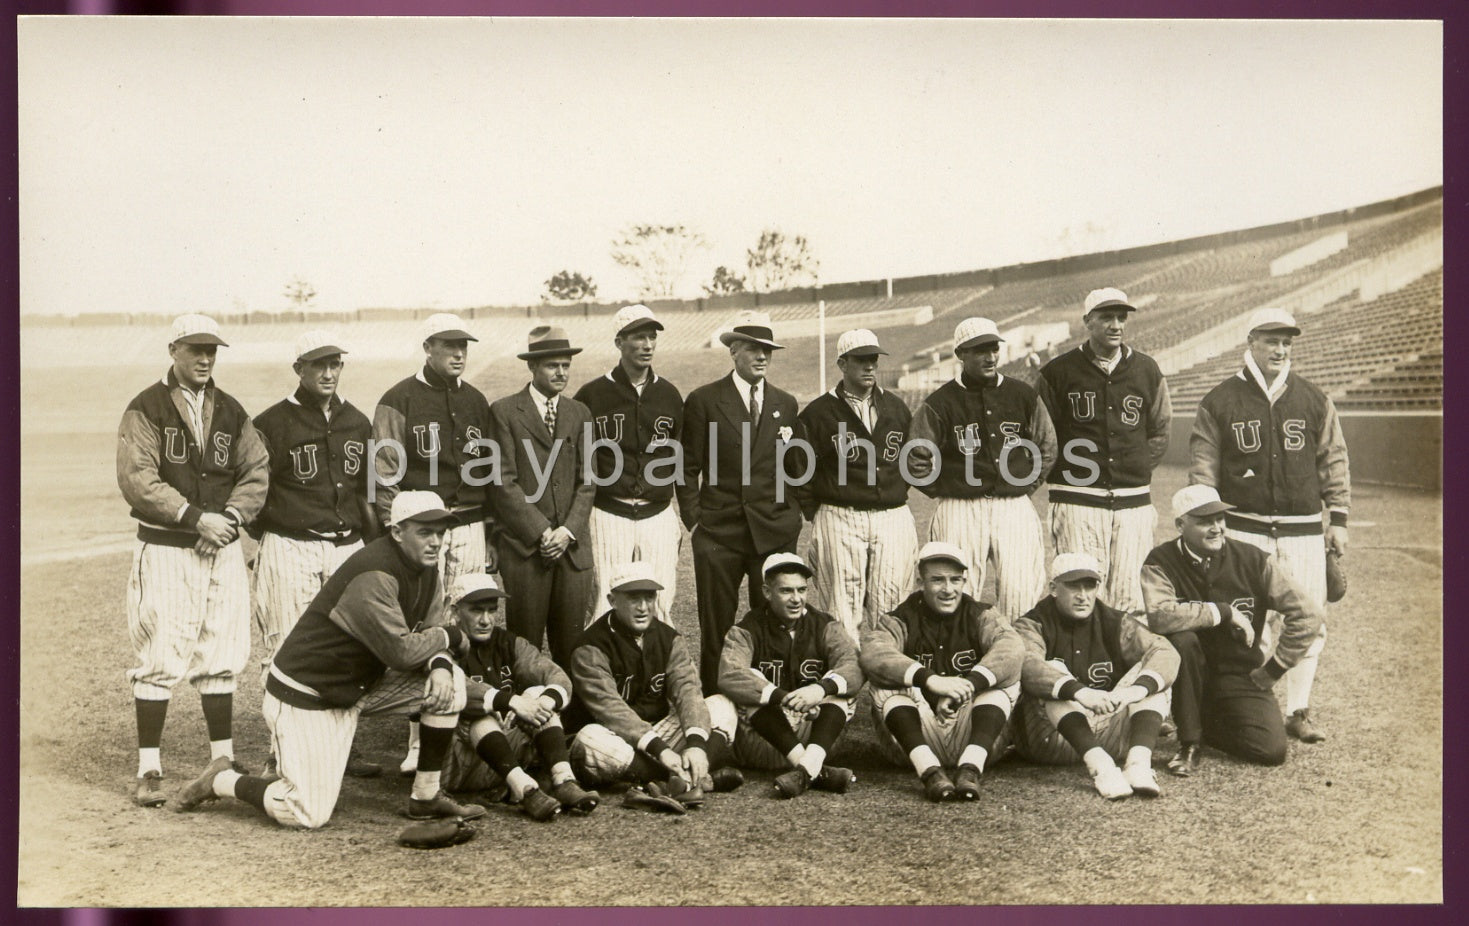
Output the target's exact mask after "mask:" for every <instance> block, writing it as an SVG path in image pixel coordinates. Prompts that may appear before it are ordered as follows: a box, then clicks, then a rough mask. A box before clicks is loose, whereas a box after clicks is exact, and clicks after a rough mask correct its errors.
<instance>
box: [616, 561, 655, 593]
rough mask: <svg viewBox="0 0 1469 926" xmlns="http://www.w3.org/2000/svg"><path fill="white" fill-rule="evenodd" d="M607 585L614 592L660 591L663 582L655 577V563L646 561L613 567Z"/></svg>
mask: <svg viewBox="0 0 1469 926" xmlns="http://www.w3.org/2000/svg"><path fill="white" fill-rule="evenodd" d="M607 587H608V588H609V589H611V590H612V591H614V592H660V591H662V590H663V584H662V583H661V582H659V581H658V580H657V579H655V578H653V564H652V563H649V562H646V561H639V562H635V563H623V564H622V565H620V566H614V567H613V568H612V578H611V579H610V580H608V582H607Z"/></svg>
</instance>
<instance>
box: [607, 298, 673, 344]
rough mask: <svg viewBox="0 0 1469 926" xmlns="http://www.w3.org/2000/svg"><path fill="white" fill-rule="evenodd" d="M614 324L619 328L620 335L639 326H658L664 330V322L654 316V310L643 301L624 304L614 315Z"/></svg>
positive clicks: (660, 329)
mask: <svg viewBox="0 0 1469 926" xmlns="http://www.w3.org/2000/svg"><path fill="white" fill-rule="evenodd" d="M612 324H613V326H614V327H616V328H617V333H618V335H619V336H621V335H624V334H627V333H628V332H629V331H635V330H637V329H638V328H657V329H658V330H659V331H662V330H663V323H662V322H660V321H659V320H658V319H657V318H655V317H654V316H653V310H652V309H650V308H648V307H647V306H645V305H643V304H642V303H641V302H639V303H637V304H636V305H629V306H623V307H622V308H620V309H618V310H617V314H616V315H614V316H612Z"/></svg>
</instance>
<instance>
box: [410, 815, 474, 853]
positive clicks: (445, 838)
mask: <svg viewBox="0 0 1469 926" xmlns="http://www.w3.org/2000/svg"><path fill="white" fill-rule="evenodd" d="M476 832H477V831H476V830H475V828H474V827H472V826H470V825H469V824H468V823H465V822H464V821H463V820H455V819H451V820H425V821H423V822H421V823H410V824H408V825H407V826H405V827H403V831H402V832H401V833H399V834H398V845H400V846H406V847H408V848H409V849H447V848H448V847H449V846H457V845H459V844H460V843H463V842H469V841H470V840H471V839H473V838H474V837H475V833H476Z"/></svg>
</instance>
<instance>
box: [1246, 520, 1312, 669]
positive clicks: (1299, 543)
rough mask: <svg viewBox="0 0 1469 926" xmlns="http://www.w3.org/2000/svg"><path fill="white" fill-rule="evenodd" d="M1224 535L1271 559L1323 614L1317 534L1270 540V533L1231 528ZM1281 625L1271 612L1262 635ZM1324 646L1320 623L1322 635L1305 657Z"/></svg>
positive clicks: (1265, 649) (1271, 642)
mask: <svg viewBox="0 0 1469 926" xmlns="http://www.w3.org/2000/svg"><path fill="white" fill-rule="evenodd" d="M1224 534H1225V536H1227V537H1229V538H1231V539H1233V540H1238V541H1241V542H1243V543H1247V544H1249V545H1250V546H1252V547H1256V548H1258V549H1261V550H1264V551H1265V552H1266V553H1269V554H1271V555H1272V556H1274V557H1275V562H1276V563H1277V564H1278V565H1279V566H1280V569H1281V571H1282V572H1284V573H1285V574H1286V577H1287V578H1289V579H1290V580H1291V582H1292V583H1294V584H1295V586H1296V588H1298V589H1300V590H1301V594H1302V595H1305V596H1306V598H1307V599H1309V600H1311V601H1313V602H1315V603H1316V605H1317V606H1318V607H1319V608H1320V609H1321V612H1322V613H1323V614H1324V613H1326V541H1325V540H1324V539H1323V538H1322V536H1321V535H1320V534H1307V535H1306V536H1304V537H1271V536H1270V535H1269V534H1257V533H1255V532H1253V531H1241V530H1235V529H1234V528H1232V527H1229V528H1225V530H1224ZM1280 622H1281V617H1280V615H1279V614H1276V613H1275V612H1274V611H1271V612H1270V614H1269V615H1268V618H1267V620H1266V623H1265V633H1266V634H1278V633H1279V632H1280ZM1272 644H1273V641H1271V640H1269V639H1267V640H1266V643H1265V646H1264V651H1265V652H1270V648H1271V646H1272ZM1325 647H1326V625H1325V624H1324V623H1323V624H1322V625H1321V635H1320V636H1318V637H1317V638H1316V640H1315V642H1314V643H1312V644H1311V648H1310V649H1308V650H1307V651H1306V655H1307V656H1319V655H1321V651H1322V649H1324V648H1325Z"/></svg>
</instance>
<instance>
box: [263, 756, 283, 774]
mask: <svg viewBox="0 0 1469 926" xmlns="http://www.w3.org/2000/svg"><path fill="white" fill-rule="evenodd" d="M260 777H261V778H279V777H281V766H280V760H278V759H277V758H276V757H275V753H271V754H270V758H268V759H266V760H265V770H264V771H262V772H261V773H260Z"/></svg>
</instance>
